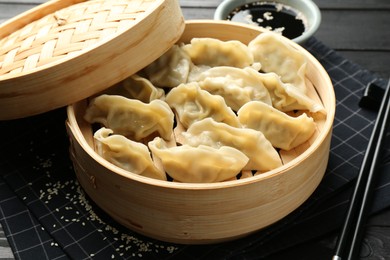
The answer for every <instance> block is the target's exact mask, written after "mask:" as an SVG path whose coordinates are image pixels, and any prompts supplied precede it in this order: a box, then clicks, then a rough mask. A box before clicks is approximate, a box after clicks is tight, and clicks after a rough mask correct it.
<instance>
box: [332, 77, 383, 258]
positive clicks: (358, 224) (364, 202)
mask: <svg viewBox="0 0 390 260" xmlns="http://www.w3.org/2000/svg"><path fill="white" fill-rule="evenodd" d="M389 93H390V80H389V83H388V85H387V88H386V91H385V94H384V96H383V98H382V102H381V106H380V109H379V114H378V116H377V119H376V122H375V126H374V129H373V132H372V135H371V138H370V141H369V143H368V146H367V150H366V153H365V155H364V158H363V162H362V165H361V168H360V171H359V175H358V178H357V182H356V186H355V190H354V192H353V195H352V198H351V202H350V205H349V209H348V212H347V216H346V219H345V222H344V225H343V228H342V230H341V233H340V236H339V238H338V242H337V246H336V253H335V255H334V256H333V260H344V259H348V260H352V259H357V257H358V254H359V253H360V244H361V240H362V236H363V227H364V225H365V223H366V220H367V217H368V212H367V211H368V210H370V207H369V206H370V203H371V197H372V195H373V183H374V179H375V177H376V172H377V168H378V165H379V159H380V152H381V150H382V147H383V143H384V139H385V138H384V137H385V136H386V133H387V132H386V131H387V127H388V125H389V113H390V112H389V110H390V108H389V107H390V106H389V99H390V98H389V95H390V94H389Z"/></svg>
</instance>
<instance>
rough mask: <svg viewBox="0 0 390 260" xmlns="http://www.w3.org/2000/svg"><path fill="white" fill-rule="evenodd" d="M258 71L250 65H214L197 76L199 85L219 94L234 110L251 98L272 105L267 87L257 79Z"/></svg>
mask: <svg viewBox="0 0 390 260" xmlns="http://www.w3.org/2000/svg"><path fill="white" fill-rule="evenodd" d="M258 74H259V72H258V71H256V70H254V69H253V68H251V67H247V68H244V69H239V68H234V67H226V66H223V67H214V68H211V69H209V70H206V71H204V72H202V73H200V75H199V76H198V81H199V86H200V87H201V88H202V89H204V90H207V91H208V92H210V93H211V94H214V95H220V96H222V97H223V98H224V99H225V102H226V104H227V105H228V106H229V107H231V108H232V109H233V110H234V111H237V110H238V109H240V107H241V106H243V105H244V104H245V103H247V102H249V101H253V100H257V101H263V102H265V103H267V104H269V105H272V100H271V96H270V94H269V92H268V89H267V88H266V87H265V86H264V84H263V83H262V82H261V81H260V80H259V78H258V77H259V76H258Z"/></svg>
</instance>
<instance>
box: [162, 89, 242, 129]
mask: <svg viewBox="0 0 390 260" xmlns="http://www.w3.org/2000/svg"><path fill="white" fill-rule="evenodd" d="M166 102H167V103H168V104H169V106H170V107H172V108H173V109H174V110H175V111H176V113H177V115H178V117H179V121H180V122H181V123H182V125H183V126H184V127H185V128H188V127H189V126H190V125H191V124H192V123H193V122H196V121H199V120H201V119H203V118H206V117H212V118H213V119H214V120H215V121H217V122H224V123H226V124H228V125H231V126H239V125H240V124H239V122H238V119H237V116H236V115H235V114H234V112H233V110H231V108H229V107H228V106H227V105H226V103H225V100H224V99H223V98H222V97H221V96H217V95H212V94H210V93H208V92H207V91H206V90H202V89H201V88H200V87H199V85H198V83H196V82H191V83H187V84H181V85H180V86H178V87H176V88H173V89H172V90H171V91H170V92H169V93H168V94H167V96H166Z"/></svg>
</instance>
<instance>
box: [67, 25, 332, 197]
mask: <svg viewBox="0 0 390 260" xmlns="http://www.w3.org/2000/svg"><path fill="white" fill-rule="evenodd" d="M205 23H206V24H207V23H215V24H220V25H226V26H233V27H244V28H246V29H250V30H254V31H257V32H258V33H263V32H266V31H267V30H266V29H264V28H261V27H257V26H256V27H255V26H251V25H246V24H243V23H237V22H230V21H223V20H221V21H216V20H187V21H186V28H187V25H198V24H205ZM288 42H289V43H290V44H291V45H292V46H293V47H295V48H297V49H298V50H299V51H301V52H303V53H304V54H305V56H306V58H307V61H308V63H311V64H312V65H313V66H314V67H315V68H316V70H320V71H321V72H323V73H321V75H322V76H323V78H322V80H323V81H325V82H326V83H325V85H327V86H329V87H331V89H330V91H331V92H330V95H329V103H330V104H331V106H330V108H329V110H327V114H326V119H325V122H324V125H323V129H322V131H321V132H320V133H319V135H318V136H317V138H316V139H315V140H314V142H313V143H312V144H311V145H310V147H309V148H308V149H306V150H305V151H304V152H303V153H302V154H300V155H299V156H298V157H296V158H294V159H293V160H291V161H289V162H288V163H286V164H284V165H282V166H280V167H278V168H276V169H273V170H271V171H268V172H265V173H262V174H258V175H256V176H253V177H250V178H244V179H238V180H229V181H224V182H216V183H179V182H171V181H164V180H157V179H153V178H149V177H145V176H140V175H138V174H135V173H132V172H129V171H127V170H124V169H122V168H120V167H118V166H116V165H114V164H112V163H109V162H108V161H106V160H105V159H104V158H103V157H101V156H100V155H99V154H97V152H96V151H95V150H94V149H93V148H92V147H91V146H90V145H89V144H88V142H87V140H86V139H85V137H84V135H82V132H81V129H80V126H79V124H78V120H77V118H76V113H75V105H76V104H79V103H80V102H85V100H82V101H79V102H77V103H75V104H71V105H69V106H68V107H67V116H68V117H67V120H68V126H69V128H70V129H71V131H72V134H73V136H74V138H75V139H76V140H77V141H78V143H79V145H80V146H81V147H82V148H83V149H84V151H85V152H86V153H88V155H89V156H91V157H92V158H93V159H94V160H95V161H96V162H98V163H99V164H100V165H101V166H103V167H105V168H107V169H108V170H110V171H111V172H113V173H116V174H119V175H121V176H122V177H124V178H129V179H131V180H132V181H136V182H140V183H142V184H144V185H150V186H155V187H159V188H167V189H180V190H216V189H226V188H237V187H239V186H242V185H249V184H254V183H256V182H258V181H261V180H263V179H268V178H274V177H277V176H279V175H280V174H282V173H284V172H286V171H288V170H289V169H290V168H293V167H295V166H296V165H297V164H299V163H300V162H301V161H303V160H304V159H305V158H306V157H309V156H310V155H311V154H313V153H314V152H315V150H316V149H317V148H318V147H319V145H320V144H321V143H323V141H324V140H325V139H326V137H327V136H328V134H331V132H332V127H333V122H334V118H335V111H336V97H335V92H334V90H333V84H332V81H331V79H330V77H329V75H328V73H327V72H326V70H325V68H324V67H323V66H322V65H321V63H320V62H319V61H318V60H317V59H316V58H315V57H314V56H313V55H312V54H311V53H310V52H308V51H307V50H305V49H304V48H303V47H301V46H300V45H299V44H297V43H295V42H293V41H291V40H289V39H288ZM75 126H76V127H75Z"/></svg>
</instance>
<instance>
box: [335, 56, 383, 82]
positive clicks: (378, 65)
mask: <svg viewBox="0 0 390 260" xmlns="http://www.w3.org/2000/svg"><path fill="white" fill-rule="evenodd" d="M338 53H340V54H341V55H343V56H344V57H345V58H347V59H348V60H350V61H352V62H354V63H357V64H359V65H360V66H362V67H363V68H365V69H367V70H369V71H371V72H375V73H377V74H378V75H379V76H381V77H383V78H389V77H390V52H383V51H338Z"/></svg>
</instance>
